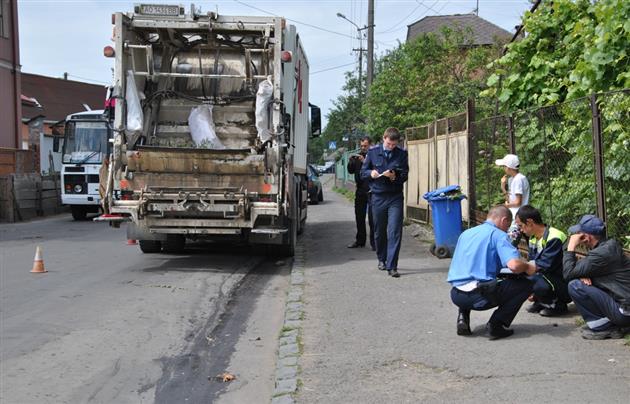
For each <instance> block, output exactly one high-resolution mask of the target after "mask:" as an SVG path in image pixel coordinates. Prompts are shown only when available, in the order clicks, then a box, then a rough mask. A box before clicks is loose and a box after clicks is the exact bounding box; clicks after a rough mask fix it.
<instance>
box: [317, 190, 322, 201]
mask: <svg viewBox="0 0 630 404" xmlns="http://www.w3.org/2000/svg"><path fill="white" fill-rule="evenodd" d="M317 201H318V202H324V190H323V189H320V190H319V193H318V194H317Z"/></svg>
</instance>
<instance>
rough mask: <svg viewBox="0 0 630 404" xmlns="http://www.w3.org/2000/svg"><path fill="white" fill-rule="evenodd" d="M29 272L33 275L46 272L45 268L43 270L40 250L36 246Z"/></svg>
mask: <svg viewBox="0 0 630 404" xmlns="http://www.w3.org/2000/svg"><path fill="white" fill-rule="evenodd" d="M31 272H32V273H34V274H43V273H44V272H48V271H46V268H44V258H43V257H42V248H41V247H40V246H37V248H36V249H35V260H33V269H31Z"/></svg>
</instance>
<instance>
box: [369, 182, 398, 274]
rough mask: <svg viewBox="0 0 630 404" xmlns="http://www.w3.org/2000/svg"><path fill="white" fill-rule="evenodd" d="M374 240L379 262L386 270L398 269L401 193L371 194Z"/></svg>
mask: <svg viewBox="0 0 630 404" xmlns="http://www.w3.org/2000/svg"><path fill="white" fill-rule="evenodd" d="M372 211H373V213H372V214H373V215H374V227H375V229H374V241H375V242H376V256H377V257H378V260H379V262H384V263H385V268H387V269H388V270H393V269H398V253H399V252H400V243H401V240H402V225H403V195H402V194H398V193H395V194H372Z"/></svg>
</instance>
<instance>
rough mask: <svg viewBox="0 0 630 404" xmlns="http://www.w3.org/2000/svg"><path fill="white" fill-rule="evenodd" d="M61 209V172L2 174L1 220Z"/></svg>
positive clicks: (54, 211)
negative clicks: (47, 173)
mask: <svg viewBox="0 0 630 404" xmlns="http://www.w3.org/2000/svg"><path fill="white" fill-rule="evenodd" d="M59 212H61V189H60V178H59V175H58V174H57V175H49V176H42V175H40V174H36V173H31V174H10V175H4V176H0V221H4V222H17V221H22V220H29V219H32V218H34V217H36V216H46V215H51V214H55V213H59Z"/></svg>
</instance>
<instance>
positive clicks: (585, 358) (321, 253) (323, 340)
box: [296, 190, 630, 403]
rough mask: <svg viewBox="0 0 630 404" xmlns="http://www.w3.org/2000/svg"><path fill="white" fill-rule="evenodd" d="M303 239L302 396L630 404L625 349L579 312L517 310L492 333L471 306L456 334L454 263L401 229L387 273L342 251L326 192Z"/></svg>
mask: <svg viewBox="0 0 630 404" xmlns="http://www.w3.org/2000/svg"><path fill="white" fill-rule="evenodd" d="M325 193H326V202H324V204H323V205H322V206H321V207H320V209H317V210H313V211H312V212H311V213H310V214H309V226H308V228H307V231H306V233H305V239H304V243H305V245H307V246H308V249H307V256H306V265H305V282H306V287H305V294H304V302H305V320H304V328H303V336H302V342H303V355H302V358H301V359H300V366H301V368H302V374H301V380H302V382H301V387H300V388H299V392H298V395H297V398H296V402H299V403H332V402H335V403H385V402H387V403H402V402H410V403H416V402H435V403H444V402H449V403H450V402H458V403H481V402H503V403H533V402H536V403H560V402H572V403H594V402H598V403H627V402H628V397H629V396H630V346H626V345H624V341H623V340H614V341H611V340H608V341H586V340H583V339H582V338H581V337H580V332H579V329H578V327H577V326H576V319H577V317H578V316H577V315H576V312H575V308H574V307H573V305H571V306H570V308H571V313H570V314H569V315H567V316H563V317H560V318H544V317H541V316H539V315H534V314H529V313H527V312H525V310H521V312H520V313H519V315H518V316H517V317H516V320H515V321H514V323H513V325H512V326H513V329H514V330H515V334H514V335H513V336H512V337H510V338H506V339H504V340H498V341H489V340H488V339H487V338H485V337H484V336H483V327H484V324H485V323H486V322H487V320H488V318H489V316H490V314H491V311H486V312H473V313H472V316H471V326H472V328H473V333H474V334H473V335H472V336H470V337H461V336H457V335H456V333H455V320H456V315H457V311H456V308H455V306H454V305H453V304H452V303H451V301H450V298H449V291H450V287H449V285H448V284H447V283H446V274H447V271H448V265H449V263H450V260H438V259H437V258H435V257H433V256H431V255H430V254H429V253H428V249H429V244H428V243H426V242H422V241H420V240H419V238H423V236H420V237H419V238H413V237H412V236H411V234H410V231H409V230H410V229H409V228H406V229H405V232H404V233H405V236H404V240H403V248H402V251H401V259H400V265H399V272H400V274H401V277H400V278H399V279H394V278H390V277H388V276H387V275H386V274H385V273H384V272H382V271H378V270H377V268H376V265H377V261H376V258H375V255H374V253H373V252H372V251H370V250H369V249H365V248H364V249H354V250H349V249H347V248H346V247H345V246H346V245H347V244H349V243H350V242H352V241H353V237H354V232H355V230H354V229H355V227H354V222H353V217H354V213H353V208H352V206H351V204H350V203H348V201H346V200H345V199H343V198H342V197H341V196H339V195H337V194H334V193H332V192H330V191H329V190H326V191H325Z"/></svg>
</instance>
